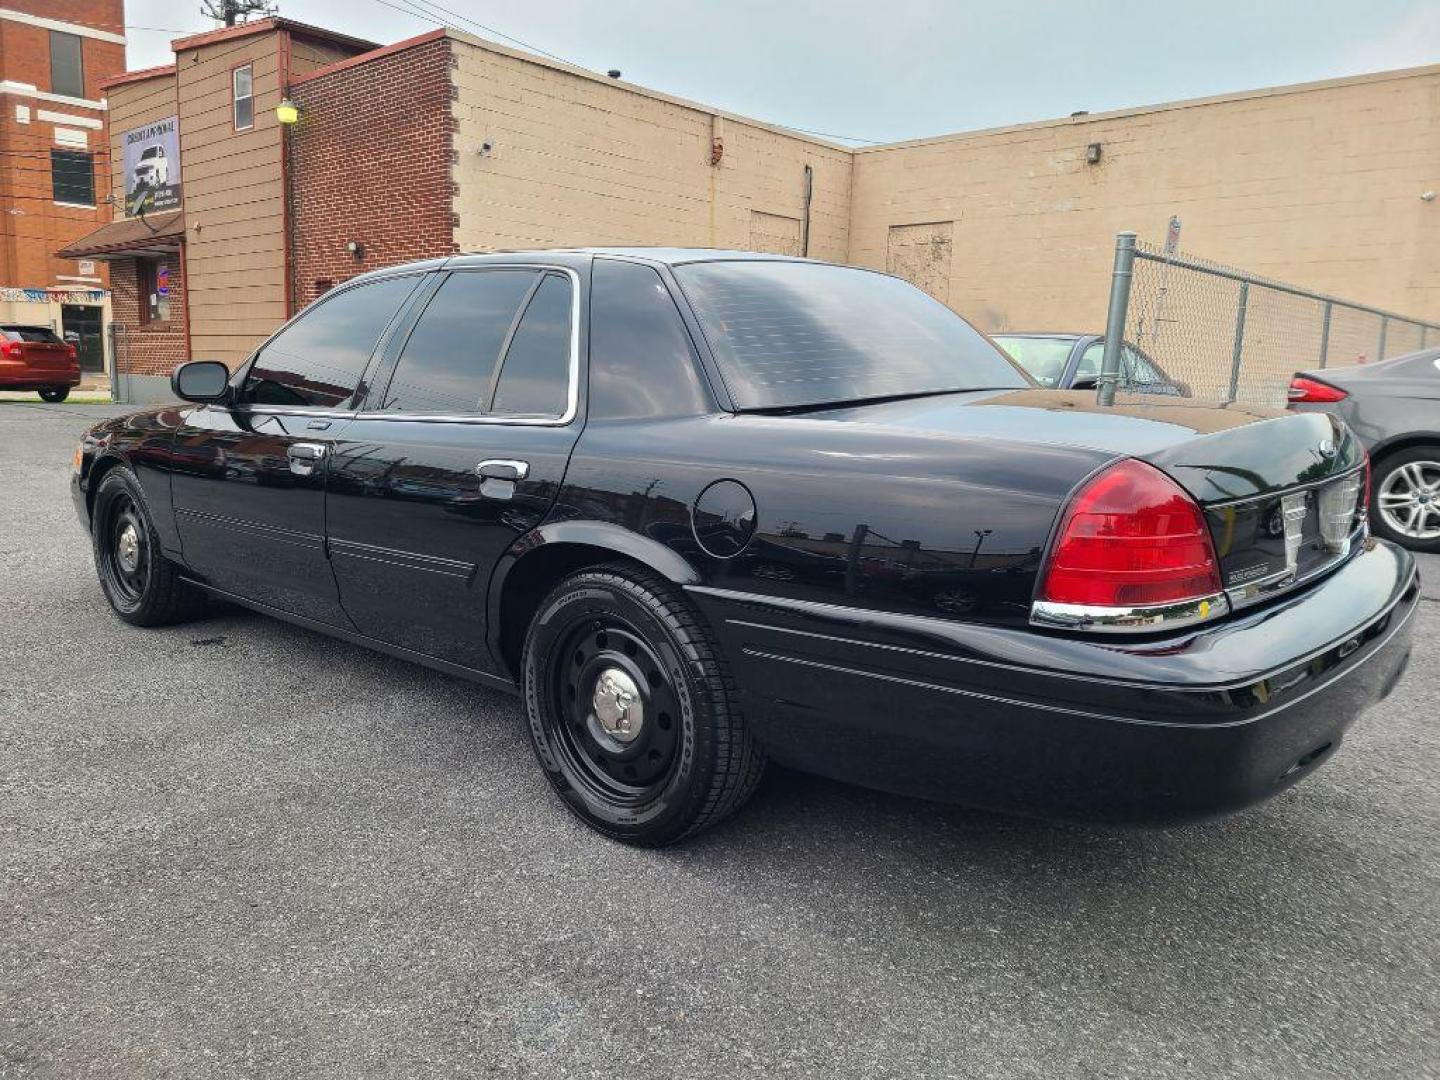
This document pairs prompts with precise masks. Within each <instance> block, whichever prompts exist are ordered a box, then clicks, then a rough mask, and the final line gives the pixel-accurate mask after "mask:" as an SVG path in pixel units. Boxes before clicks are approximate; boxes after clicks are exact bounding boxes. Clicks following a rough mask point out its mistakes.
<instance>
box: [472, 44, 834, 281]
mask: <svg viewBox="0 0 1440 1080" xmlns="http://www.w3.org/2000/svg"><path fill="white" fill-rule="evenodd" d="M452 45H453V49H454V53H455V57H456V68H455V76H454V78H455V85H456V87H457V98H456V101H455V105H454V115H455V118H456V120H457V130H456V135H455V150H456V163H455V168H454V177H455V183H456V195H455V211H456V214H457V215H458V218H459V227H458V229H457V233H456V240H457V243H458V244H459V246H460V248H461V250H464V251H484V250H491V249H497V248H500V249H503V248H529V247H556V246H564V247H570V246H586V245H597V244H662V245H664V244H668V245H697V246H704V247H730V248H751V247H764V248H769V249H774V250H787V251H788V250H794V251H795V252H796V253H798V247H797V246H796V245H797V244H798V239H799V235H800V233H799V229H800V221H801V219H802V217H803V213H804V211H803V192H804V183H805V177H804V169H805V166H806V165H810V166H811V167H812V169H813V170H814V184H813V196H812V201H811V232H810V254H811V255H812V256H813V257H815V258H820V259H834V260H839V261H843V260H844V259H845V257H846V254H847V252H848V249H849V237H848V220H849V213H850V169H851V155H850V153H849V151H848V150H845V149H842V148H840V147H836V146H832V145H830V144H827V143H824V142H821V141H816V140H810V139H807V138H804V137H801V136H796V135H793V134H787V133H784V132H781V131H778V130H776V129H773V128H769V127H766V126H765V125H763V124H759V123H756V122H753V121H744V120H741V119H739V118H735V117H727V116H725V115H724V114H718V113H716V112H714V111H711V110H707V109H705V108H704V107H703V106H698V105H695V104H693V103H689V102H683V101H680V100H678V99H675V98H669V97H666V96H664V95H660V94H656V93H653V92H651V91H647V90H642V89H639V88H636V87H633V86H630V85H628V84H624V83H617V82H614V81H612V80H609V79H607V78H604V77H603V76H596V75H594V74H592V73H589V72H584V71H581V70H579V69H574V68H568V67H565V66H564V65H558V64H552V63H549V62H545V61H538V60H536V59H534V58H529V57H526V58H522V57H521V56H519V55H517V54H513V53H510V52H508V51H505V50H502V49H499V48H497V47H495V46H493V45H491V44H489V43H486V44H485V46H484V47H481V46H480V45H479V44H478V43H477V42H475V41H474V40H473V39H469V38H466V37H465V36H463V35H454V36H453V41H452ZM713 137H718V138H719V139H720V140H721V141H722V143H723V146H724V154H723V156H722V158H721V161H720V164H719V165H718V166H715V167H712V166H711V164H710V156H711V140H712V138H713ZM487 141H488V142H490V143H491V146H492V149H491V150H490V152H489V153H488V154H482V153H481V147H482V144H483V143H485V142H487Z"/></svg>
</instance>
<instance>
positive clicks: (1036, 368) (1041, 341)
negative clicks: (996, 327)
mask: <svg viewBox="0 0 1440 1080" xmlns="http://www.w3.org/2000/svg"><path fill="white" fill-rule="evenodd" d="M995 344H996V345H999V346H1000V347H1001V348H1002V349H1004V350H1005V351H1006V352H1008V353H1009V354H1010V355H1011V356H1012V357H1014V358H1015V361H1016V362H1017V363H1018V364H1019V365H1020V366H1021V367H1023V368H1024V369H1025V370H1026V371H1028V372H1029V373H1030V377H1031V378H1032V379H1034V380H1035V381H1036V382H1038V383H1039V384H1040V385H1041V386H1047V387H1055V386H1059V385H1060V379H1061V377H1062V376H1064V374H1065V365H1066V363H1068V362H1069V360H1070V349H1071V347H1072V346H1073V345H1074V344H1075V339H1074V338H1053V337H1010V336H1008V335H1005V334H996V335H995Z"/></svg>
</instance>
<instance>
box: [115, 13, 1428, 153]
mask: <svg viewBox="0 0 1440 1080" xmlns="http://www.w3.org/2000/svg"><path fill="white" fill-rule="evenodd" d="M439 2H440V5H443V7H444V8H447V9H449V10H448V12H447V11H441V10H437V4H436V3H434V2H432V0H280V13H281V14H282V15H286V16H288V17H290V18H293V19H298V20H300V21H302V22H309V23H315V24H317V25H320V26H325V27H330V28H332V29H336V30H341V31H344V32H346V33H348V34H351V35H354V36H356V37H361V38H367V39H369V40H373V41H377V42H381V43H388V42H392V41H397V40H399V39H401V38H405V37H409V36H411V35H413V34H417V33H421V32H423V31H425V30H427V29H430V28H432V27H434V26H435V25H437V22H438V21H439V20H444V21H448V22H450V23H452V24H453V25H456V26H458V27H460V28H461V29H464V30H468V31H470V32H472V33H477V34H481V35H482V36H491V37H495V38H497V39H499V34H497V33H493V32H492V33H490V34H488V35H487V34H486V32H485V31H482V30H481V29H480V28H479V27H477V26H476V25H475V24H474V22H469V21H467V20H475V21H478V22H480V23H483V24H485V25H486V26H488V27H490V28H492V31H499V32H500V33H503V34H508V35H511V36H513V37H514V38H519V39H520V40H521V41H523V42H525V43H527V44H528V45H530V46H533V47H535V48H537V49H541V50H545V51H547V52H550V53H554V54H556V55H557V56H559V57H561V58H563V59H565V60H568V61H570V62H572V63H575V64H579V65H581V66H583V67H587V68H591V69H595V70H599V71H603V70H605V69H607V68H612V67H616V68H620V69H621V70H622V71H623V72H624V76H625V78H626V79H627V80H631V81H634V82H637V83H640V84H642V85H644V86H648V87H652V88H654V89H656V90H662V91H665V92H667V93H670V94H676V95H679V96H681V97H686V98H692V99H694V100H697V101H701V102H704V103H706V104H709V105H714V106H716V107H718V108H722V109H726V110H728V111H731V112H737V113H742V114H745V115H748V116H753V117H756V118H759V119H762V120H768V121H771V122H773V123H778V124H786V125H789V126H792V127H800V128H808V129H812V130H815V131H819V132H825V133H831V134H836V135H842V136H850V137H854V138H858V139H862V140H870V141H891V140H897V139H908V138H917V137H920V136H925V135H938V134H942V133H944V132H949V131H965V130H971V129H975V128H983V127H993V126H996V125H1000V124H1010V123H1017V122H1021V121H1026V120H1039V119H1044V118H1047V117H1057V116H1066V115H1068V114H1069V113H1071V112H1074V111H1075V110H1077V109H1088V110H1090V111H1091V112H1098V111H1100V110H1102V109H1114V108H1124V107H1127V106H1132V105H1146V104H1153V103H1157V102H1163V101H1173V100H1176V99H1178V98H1187V97H1199V96H1203V95H1206V94H1215V93H1224V92H1227V91H1231V90H1245V89H1252V88H1255V87H1261V86H1275V85H1280V84H1284V83H1292V82H1304V81H1307V80H1312V79H1324V78H1330V77H1334V76H1337V75H1352V74H1357V73H1360V72H1367V71H1380V70H1383V69H1386V68H1396V67H1407V66H1413V65H1418V64H1426V63H1434V62H1437V61H1440V2H1437V0H1348V2H1346V0H1203V2H1186V3H1176V2H1166V0H1151V2H1148V3H1147V2H1120V0H1084V2H1080V0H1076V2H1068V3H1067V2H1061V0H991V2H988V3H979V2H974V0H790V2H786V0H768V2H767V0H728V2H722V0H688V2H687V0H679V2H677V0H593V2H585V0H483V2H475V0H439ZM421 6H428V8H429V9H430V10H431V12H432V13H433V14H434V15H435V16H436V17H435V18H432V19H427V18H422V17H421V16H419V15H417V14H411V13H407V12H402V11H400V10H397V9H400V8H416V7H421ZM199 7H200V4H199V0H127V4H126V17H127V19H128V20H129V22H130V23H131V24H133V25H132V28H131V29H130V30H129V31H127V32H128V34H129V36H130V44H129V62H130V67H131V68H140V67H149V66H152V65H155V64H164V63H169V62H170V60H171V54H170V51H169V41H170V38H171V37H172V36H175V35H174V33H173V32H174V31H183V32H193V31H197V30H204V29H209V28H210V27H212V26H213V25H214V24H213V23H210V22H207V21H206V20H205V19H204V18H202V17H201V15H200V14H199ZM142 27H151V28H159V30H154V29H141V28H142ZM512 44H513V42H512Z"/></svg>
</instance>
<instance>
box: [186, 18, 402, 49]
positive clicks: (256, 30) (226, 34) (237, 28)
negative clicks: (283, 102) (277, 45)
mask: <svg viewBox="0 0 1440 1080" xmlns="http://www.w3.org/2000/svg"><path fill="white" fill-rule="evenodd" d="M278 30H288V31H290V33H292V34H300V35H302V36H304V37H314V38H321V39H323V40H325V41H335V42H339V43H340V44H342V45H349V46H351V47H353V48H356V49H359V50H361V51H362V52H369V51H370V50H371V49H378V48H379V47H380V44H379V42H375V41H366V40H365V39H364V38H357V37H351V36H350V35H349V34H342V33H340V32H339V31H336V30H327V29H325V28H324V27H323V26H312V25H311V24H310V23H302V22H296V21H295V20H294V19H286V18H283V17H281V16H279V15H272V16H270V17H269V18H265V19H256V20H255V21H254V22H244V23H236V24H235V25H234V26H221V27H218V28H217V29H214V30H206V31H204V32H203V33H199V34H190V35H189V36H187V37H180V38H175V39H173V40H172V41H171V42H170V49H171V51H172V52H180V51H181V50H182V49H198V48H202V47H204V46H206V45H215V44H218V43H219V42H222V41H231V40H234V39H235V38H242V37H250V36H251V35H254V34H269V33H274V32H276V31H278Z"/></svg>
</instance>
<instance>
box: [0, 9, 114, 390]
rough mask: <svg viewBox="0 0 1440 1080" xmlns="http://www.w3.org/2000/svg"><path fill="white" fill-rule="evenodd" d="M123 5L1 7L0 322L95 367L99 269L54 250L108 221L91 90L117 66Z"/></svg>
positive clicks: (98, 96) (97, 110)
mask: <svg viewBox="0 0 1440 1080" xmlns="http://www.w3.org/2000/svg"><path fill="white" fill-rule="evenodd" d="M124 23H125V16H124V7H123V2H122V0H6V2H5V5H4V7H3V8H0V322H23V323H32V324H38V325H41V326H49V327H51V328H52V329H54V330H56V331H57V332H60V333H63V334H65V335H66V336H67V337H69V338H70V339H71V340H72V341H75V343H76V344H77V346H78V348H79V350H80V359H81V365H82V367H83V368H85V369H87V370H88V371H90V372H91V373H92V374H94V375H97V376H98V375H99V373H100V372H101V371H103V370H104V366H105V345H104V333H103V326H104V323H105V321H106V292H105V290H106V285H107V278H106V271H105V268H104V266H103V265H100V264H98V263H96V262H95V260H92V259H68V258H62V257H60V256H58V255H57V254H56V252H57V251H58V250H59V249H60V248H62V247H64V246H65V245H66V244H68V243H69V242H70V241H72V240H74V239H75V238H76V237H79V236H81V235H83V234H85V233H87V232H89V231H91V230H92V229H94V228H95V227H96V225H98V224H99V223H101V222H104V221H107V220H109V218H110V210H109V207H108V206H106V205H105V203H104V197H105V193H106V192H107V191H108V190H109V185H110V178H109V175H110V164H109V149H108V147H107V145H106V136H105V122H104V121H105V101H104V95H103V91H102V90H101V86H102V84H103V83H104V81H105V80H106V79H107V78H109V77H110V76H112V75H115V74H117V73H119V72H121V71H124V70H125V36H124V35H125V26H124Z"/></svg>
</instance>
